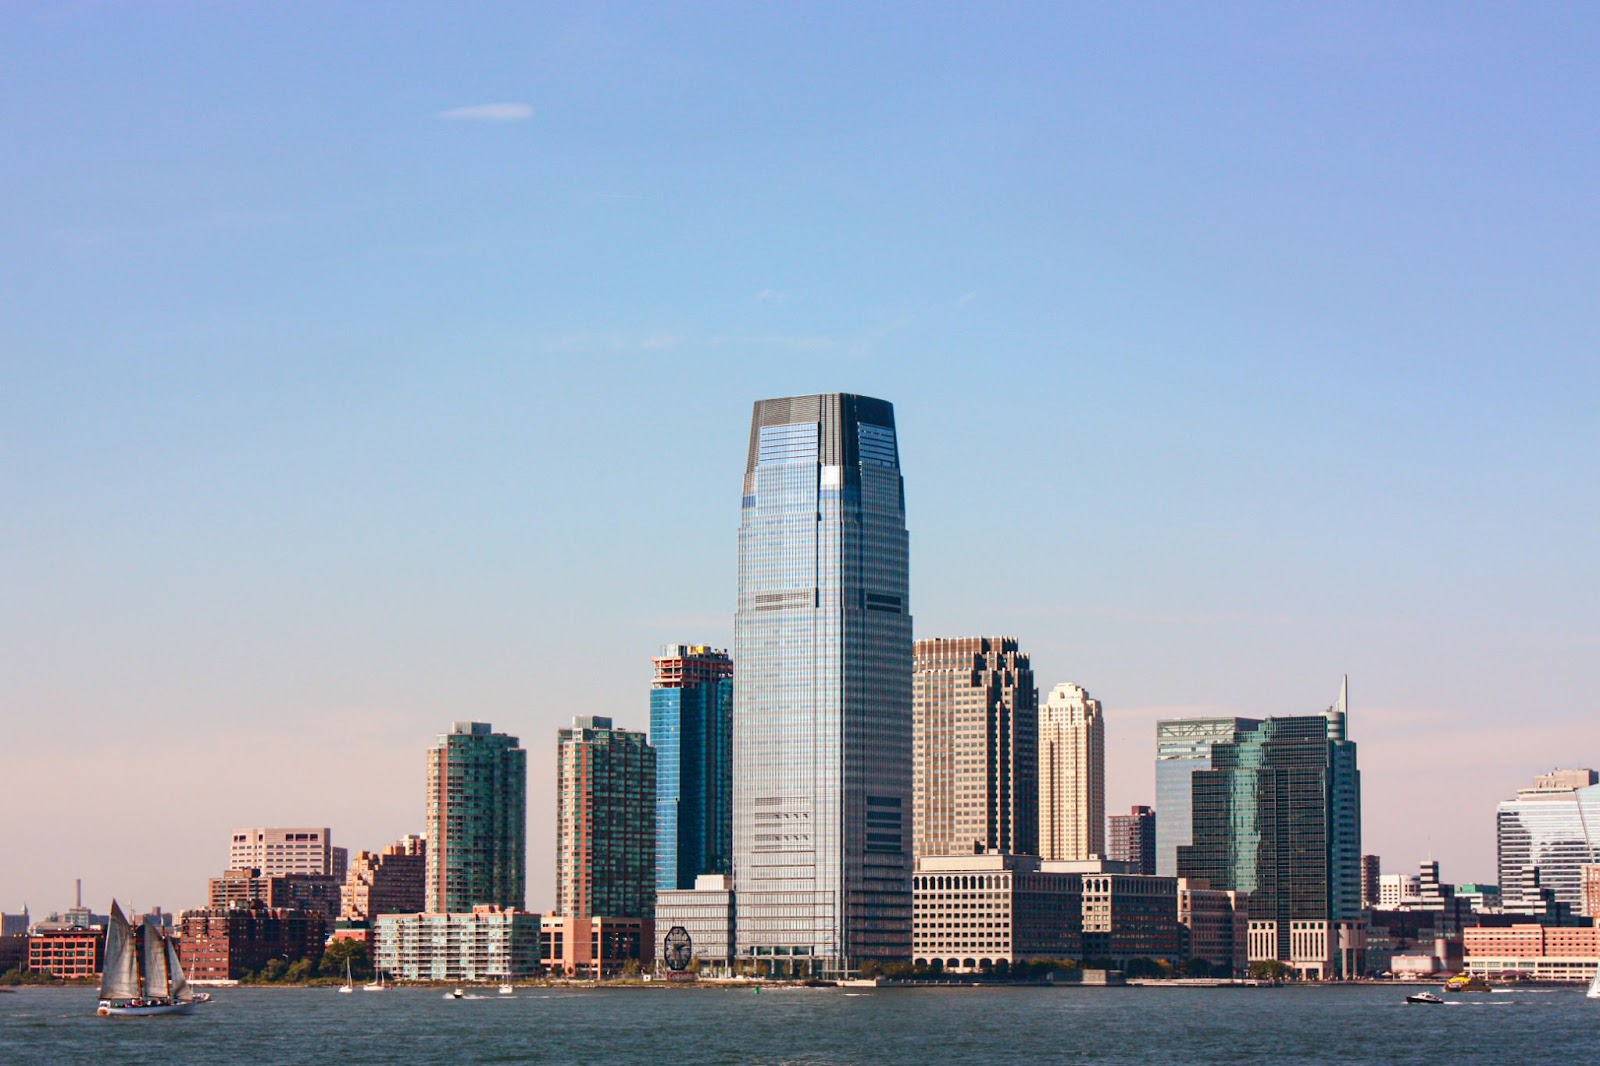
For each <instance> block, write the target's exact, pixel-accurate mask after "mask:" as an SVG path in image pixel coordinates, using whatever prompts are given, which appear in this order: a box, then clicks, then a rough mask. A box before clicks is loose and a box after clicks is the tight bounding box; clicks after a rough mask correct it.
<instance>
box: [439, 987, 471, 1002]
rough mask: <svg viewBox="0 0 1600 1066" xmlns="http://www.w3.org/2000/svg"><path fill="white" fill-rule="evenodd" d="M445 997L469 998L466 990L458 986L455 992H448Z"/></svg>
mask: <svg viewBox="0 0 1600 1066" xmlns="http://www.w3.org/2000/svg"><path fill="white" fill-rule="evenodd" d="M444 998H445V999H466V998H467V994H466V993H465V992H463V991H461V989H459V988H458V989H456V990H455V991H453V992H446V993H445V994H444Z"/></svg>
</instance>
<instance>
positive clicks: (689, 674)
mask: <svg viewBox="0 0 1600 1066" xmlns="http://www.w3.org/2000/svg"><path fill="white" fill-rule="evenodd" d="M655 665H656V676H655V681H654V682H653V687H652V688H651V690H650V745H651V747H653V748H655V750H656V890H657V891H659V892H671V891H673V890H675V889H689V888H693V887H694V879H695V878H696V877H698V876H699V875H701V874H726V873H730V872H732V868H733V660H732V659H730V658H728V653H727V652H726V651H724V650H721V649H718V648H708V647H705V646H703V645H691V644H675V645H669V646H667V647H666V648H663V649H662V654H661V655H659V656H658V657H657V658H656V660H655Z"/></svg>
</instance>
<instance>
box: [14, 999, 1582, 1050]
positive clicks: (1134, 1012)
mask: <svg viewBox="0 0 1600 1066" xmlns="http://www.w3.org/2000/svg"><path fill="white" fill-rule="evenodd" d="M1449 998H1450V999H1452V1000H1454V1001H1455V1002H1453V1003H1451V1004H1449V1005H1446V1006H1442V1007H1425V1006H1408V1005H1406V1004H1405V1003H1404V1002H1403V999H1404V991H1403V990H1401V989H1397V988H1393V987H1389V988H1378V987H1358V988H1337V987H1332V988H1316V987H1308V988H1281V989H1259V990H1250V989H1183V988H1165V989H1156V988H1149V989H1146V988H1123V989H1092V988H1066V989H1053V988H1011V989H1006V988H968V989H958V988H946V989H860V990H856V989H768V990H765V991H763V992H762V993H761V994H760V995H755V994H753V993H752V992H750V991H749V990H747V989H746V990H733V989H713V988H693V989H690V988H659V989H601V990H574V991H554V990H542V989H522V990H520V991H519V992H518V994H517V996H516V997H515V998H501V997H497V996H495V995H493V990H490V993H489V994H488V995H486V996H484V997H483V998H481V999H468V1000H461V1001H446V1000H444V999H443V998H442V996H441V994H440V992H439V990H436V989H434V990H423V989H409V990H393V991H389V992H384V993H363V992H359V991H358V992H356V993H355V994H354V995H340V994H338V993H337V992H335V991H334V990H333V989H331V988H329V989H246V988H240V989H223V990H221V991H219V992H218V993H217V996H216V1002H214V1003H212V1004H209V1005H206V1006H204V1007H201V1008H199V1009H197V1010H196V1011H195V1012H194V1013H193V1014H191V1015H188V1016H180V1017H163V1018H145V1019H112V1018H98V1017H96V1016H95V1014H94V1006H95V997H94V992H93V991H92V990H62V989H29V988H24V989H19V990H18V991H17V993H16V994H14V995H0V1063H6V1064H11V1063H34V1062H39V1063H209V1062H251V1063H254V1062H261V1063H308V1064H309V1063H316V1064H329V1063H339V1064H346V1063H369V1062H370V1063H405V1064H408V1066H423V1064H431V1063H520V1062H551V1063H569V1062H571V1063H610V1062H648V1063H660V1064H663V1066H664V1064H667V1063H675V1062H680V1061H682V1062H691V1063H796V1064H802V1063H803V1064H812V1063H816V1064H822V1063H830V1064H831V1063H862V1064H869V1063H915V1064H919V1066H932V1064H934V1063H941V1064H942V1063H961V1062H1036V1063H1037V1062H1082V1063H1284V1062H1292V1061H1296V1060H1298V1061H1301V1062H1330V1063H1453V1064H1460V1063H1518V1062H1530V1063H1538V1062H1550V1063H1560V1064H1563V1066H1564V1064H1572V1066H1582V1064H1586V1063H1595V1062H1600V1001H1592V1000H1587V999H1585V998H1584V995H1583V992H1582V990H1581V989H1566V988H1562V989H1550V990H1537V991H1535V990H1517V991H1512V992H1500V993H1494V994H1491V995H1478V996H1460V997H1454V996H1452V997H1449Z"/></svg>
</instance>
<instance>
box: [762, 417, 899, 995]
mask: <svg viewBox="0 0 1600 1066" xmlns="http://www.w3.org/2000/svg"><path fill="white" fill-rule="evenodd" d="M908 556H909V542H908V538H907V534H906V524H905V492H904V487H903V484H902V481H901V477H900V455H899V448H898V446H897V442H896V439H895V425H894V407H893V406H892V405H891V404H889V403H886V402H884V401H883V400H874V399H870V398H868V397H865V396H852V395H848V394H839V393H833V394H828V395H822V396H796V397H789V398H785V399H777V400H762V401H760V402H758V403H757V404H756V405H755V413H754V417H753V418H752V420H751V425H750V448H749V453H748V456H747V458H746V462H745V474H744V496H743V501H742V506H741V509H740V520H739V604H738V613H737V614H736V615H735V619H734V652H733V661H734V686H733V758H734V771H735V773H734V805H733V809H734V817H733V867H734V890H735V901H736V902H735V908H736V923H737V941H736V950H737V953H738V954H739V955H740V956H741V957H743V958H753V959H755V960H756V961H757V963H758V964H759V965H760V967H761V968H762V969H765V970H771V971H775V972H780V973H799V974H806V973H824V972H838V971H841V970H846V969H850V968H853V967H855V966H857V965H858V964H859V963H861V962H862V961H863V960H866V959H908V958H910V956H911V846H912V841H911V833H912V824H911V823H912V807H911V738H912V725H911V614H910V606H911V604H910V599H911V596H910V577H909V561H908Z"/></svg>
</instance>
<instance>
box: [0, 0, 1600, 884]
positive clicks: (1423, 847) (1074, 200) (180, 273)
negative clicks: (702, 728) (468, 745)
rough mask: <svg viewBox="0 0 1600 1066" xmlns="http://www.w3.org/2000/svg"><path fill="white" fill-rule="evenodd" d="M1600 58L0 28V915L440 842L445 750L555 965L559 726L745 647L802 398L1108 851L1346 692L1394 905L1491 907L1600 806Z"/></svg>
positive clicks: (1460, 35) (236, 9) (163, 12)
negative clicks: (736, 626)
mask: <svg viewBox="0 0 1600 1066" xmlns="http://www.w3.org/2000/svg"><path fill="white" fill-rule="evenodd" d="M1597 62H1600V15H1597V13H1596V11H1595V10H1594V9H1593V8H1592V7H1588V6H1585V5H1576V4H1549V5H1523V6H1521V7H1509V6H1501V5H1471V4H1450V5H1443V4H1437V5H1434V4H1417V5H1405V6H1402V7H1394V6H1386V5H1295V6H1289V7H1285V6H1274V5H1249V4H1229V5H1215V6H1212V7H1208V8H1196V7H1194V6H1192V5H1169V4H1151V5H1140V6H1133V5H1129V6H1110V5H1055V4H1046V5H1034V6H1023V5H1001V6H999V7H998V9H996V7H995V6H994V5H984V6H983V7H979V6H977V5H974V6H971V7H967V8H960V7H939V8H919V7H914V6H910V5H895V6H865V5H837V6H834V5H756V6H720V5H694V6H678V7H676V9H674V10H670V11H669V10H665V9H663V8H661V7H660V6H658V5H629V4H604V5H600V4H596V5H583V4H572V5H554V4H550V5H539V6H537V7H533V6H525V5H496V4H482V5H474V6H473V7H472V8H471V9H470V10H469V11H465V12H462V11H455V10H451V9H449V8H447V7H445V6H444V5H437V6H425V5H415V4H412V5H392V6H386V7H385V8H384V9H383V10H382V11H381V12H380V11H379V10H378V9H376V8H374V7H372V6H371V5H335V4H329V5H314V6H313V5H296V6H291V7H287V8H280V9H270V8H258V7H240V6H217V5H200V4H159V5H142V6H133V5H116V4H97V3H79V4H14V5H9V6H7V7H6V8H5V9H4V10H3V11H0V94H3V106H0V149H3V151H4V154H5V158H6V165H5V166H3V167H0V588H4V589H5V590H6V596H5V604H6V606H5V609H4V610H3V611H0V714H3V717H4V723H5V730H4V732H5V738H6V743H5V744H4V745H0V781H4V782H6V783H7V791H8V793H9V794H10V795H12V796H13V797H14V798H15V797H25V798H26V801H25V802H12V803H8V804H4V805H0V837H3V838H4V839H5V840H6V841H7V842H8V844H7V849H6V853H7V856H8V857H7V859H6V860H5V861H4V863H3V864H0V908H3V909H6V910H14V909H15V908H16V907H17V906H19V905H20V904H21V903H22V902H23V901H24V900H26V901H27V902H29V903H30V904H31V905H33V906H34V907H35V909H36V910H39V909H45V908H49V907H53V906H60V905H62V904H64V903H66V902H68V895H69V891H70V886H71V879H72V878H73V877H78V876H82V877H83V878H84V879H85V885H86V891H87V892H88V893H89V895H90V898H91V900H92V901H101V900H102V899H106V898H109V896H110V895H111V894H112V893H116V894H118V895H119V896H120V897H122V898H124V899H125V900H126V899H127V898H129V897H132V898H133V900H134V901H135V902H136V903H138V904H141V905H145V904H152V903H159V904H162V905H165V906H168V907H171V908H177V907H182V906H189V905H193V904H195V903H197V902H199V901H200V897H201V895H202V893H203V889H204V879H205V878H206V877H207V876H214V875H215V874H216V873H217V872H218V871H219V870H220V868H221V867H222V865H224V863H225V858H226V853H225V851H224V847H225V843H226V834H227V832H228V830H229V829H230V828H232V827H234V826H236V825H238V826H243V825H255V824H327V825H332V826H333V827H334V833H335V838H336V840H338V841H339V842H340V843H342V844H345V845H348V846H349V847H351V848H352V850H354V849H357V848H363V847H365V848H376V847H378V846H381V845H382V844H384V843H386V842H388V841H390V840H392V839H394V838H396V837H398V836H399V835H401V834H403V833H407V832H415V831H418V830H419V829H420V827H421V823H422V799H423V797H422V781H423V778H422V774H423V763H422V753H423V750H424V749H425V748H426V747H427V745H428V744H429V743H430V741H431V739H432V737H433V735H434V734H436V733H438V732H440V731H441V730H443V729H446V728H448V724H449V722H450V721H451V720H453V719H466V718H472V719H478V720H488V721H492V722H493V723H495V725H496V726H497V727H500V728H504V729H506V730H508V731H510V732H513V733H516V734H518V735H520V736H521V737H522V738H523V741H524V743H525V745H526V746H528V747H529V749H530V752H531V759H530V762H531V765H532V777H533V780H532V781H531V782H530V789H529V791H530V795H531V796H532V802H531V805H530V854H529V867H530V870H529V873H530V884H531V886H532V887H531V890H530V894H529V904H530V906H532V907H534V908H536V909H538V908H544V907H547V906H549V905H550V904H551V903H552V902H553V895H554V893H553V873H552V866H553V848H552V843H553V835H554V834H553V824H552V823H553V817H554V812H553V805H554V789H553V785H552V784H551V783H550V780H549V775H550V772H551V770H552V769H553V765H554V752H553V744H554V733H555V730H556V728H557V727H558V726H559V725H560V724H562V723H563V722H565V721H566V720H567V719H568V718H569V717H570V716H571V715H573V714H610V715H613V716H614V717H615V718H616V719H617V720H618V721H619V723H621V724H625V725H632V726H636V727H639V728H643V727H644V726H645V725H646V723H647V713H646V710H647V706H648V703H647V696H646V694H645V691H644V690H645V688H646V686H647V684H648V678H649V657H650V655H651V654H653V652H654V650H655V648H656V646H657V645H659V644H661V643H664V642H676V641H690V642H701V641H707V642H712V643H718V644H726V643H729V642H730V640H731V628H732V627H731V612H732V608H733V600H734V587H733V584H734V539H735V531H736V526H737V519H738V512H737V506H738V499H737V495H738V479H739V475H740V472H741V469H742V461H743V448H744V442H745V438H746V434H747V432H748V419H749V412H750V404H751V402H752V401H753V400H756V399H759V398H762V397H766V396H776V395H787V394H796V393H805V392H814V391H836V390H843V391H855V392H862V393H867V394H870V395H877V396H882V397H884V398H886V399H889V400H892V401H894V403H895V404H896V408H897V414H898V419H899V423H900V431H901V442H902V458H903V462H904V466H905V473H906V485H907V501H908V511H909V525H910V528H911V535H912V568H913V585H912V593H913V613H914V614H915V616H916V627H917V632H918V634H919V635H921V636H934V635H944V636H955V635H963V634H975V633H999V632H1004V633H1008V634H1011V635H1015V636H1016V637H1018V638H1019V639H1020V640H1021V641H1022V642H1023V646H1024V647H1025V648H1026V649H1028V650H1029V651H1031V652H1032V654H1033V657H1034V664H1035V669H1036V671H1037V673H1038V675H1039V681H1040V684H1041V686H1042V687H1046V688H1047V687H1048V686H1049V685H1051V684H1053V683H1055V682H1056V681H1060V680H1073V681H1076V682H1078V683H1080V684H1083V685H1085V686H1086V687H1087V688H1089V690H1090V691H1091V692H1092V693H1094V694H1095V695H1096V696H1098V697H1099V698H1101V699H1102V700H1103V701H1104V703H1105V707H1106V714H1107V718H1108V722H1109V724H1110V725H1109V728H1110V778H1111V783H1110V790H1109V800H1110V804H1111V806H1112V807H1113V808H1114V809H1116V808H1123V807H1126V806H1127V805H1128V804H1132V803H1139V802H1149V801H1150V800H1151V798H1152V794H1153V785H1152V777H1153V775H1152V770H1151V761H1150V760H1151V753H1152V750H1151V749H1152V747H1153V728H1152V723H1153V721H1154V719H1155V718H1157V717H1159V716H1162V715H1166V714H1173V713H1189V712H1195V713H1200V712H1210V711H1227V712H1237V713H1243V714H1273V713H1302V712H1314V711H1317V710H1320V709H1321V708H1322V707H1324V706H1325V705H1326V704H1327V703H1329V702H1330V701H1331V700H1332V699H1333V698H1334V696H1335V695H1336V693H1337V689H1338V683H1339V677H1340V675H1341V674H1343V673H1346V672H1348V673H1349V674H1350V675H1351V679H1352V680H1351V691H1352V731H1353V735H1354V737H1355V739H1356V740H1357V741H1358V742H1360V744H1361V745H1362V748H1361V760H1362V766H1363V769H1364V771H1365V782H1364V783H1365V789H1366V819H1365V821H1366V844H1367V850H1371V851H1377V852H1378V853H1380V854H1382V855H1383V856H1384V860H1385V868H1386V869H1390V870H1401V869H1412V868H1414V866H1415V864H1416V863H1417V862H1418V861H1421V860H1423V859H1426V858H1429V857H1430V856H1431V857H1437V858H1439V859H1440V860H1442V861H1443V862H1444V863H1445V870H1444V873H1445V876H1446V878H1447V879H1451V878H1453V879H1455V880H1490V879H1492V878H1493V876H1494V869H1493V849H1494V834H1493V810H1494V803H1495V802H1496V801H1497V800H1498V799H1500V798H1502V797H1504V796H1507V795H1509V794H1510V792H1511V791H1512V790H1513V789H1515V788H1516V787H1518V786H1519V785H1521V784H1523V783H1525V779H1526V778H1528V777H1530V776H1531V775H1532V774H1533V773H1535V772H1537V771H1539V770H1542V769H1546V768H1548V767H1550V766H1552V765H1557V764H1561V765H1571V764H1579V765H1595V764H1597V763H1600V716H1597V715H1596V713H1595V706H1594V693H1595V692H1596V691H1597V690H1600V685H1597V678H1596V666H1595V664H1596V663H1597V662H1600V611H1597V606H1600V596H1597V593H1600V581H1597V578H1600V572H1597V571H1600V566H1597V562H1600V558H1597V557H1600V552H1597V549H1596V536H1595V531H1596V527H1597V518H1600V515H1597V505H1596V501H1597V499H1600V492H1597V489H1600V485H1597V476H1596V472H1595V471H1596V469H1597V463H1596V460H1597V458H1600V431H1597V428H1596V423H1597V418H1596V416H1597V411H1600V372H1597V369H1596V363H1597V360H1596V357H1595V353H1596V351H1597V350H1600V345H1597V342H1600V311H1597V307H1600V300H1597V298H1596V296H1597V292H1600V252H1597V249H1600V198H1597V196H1596V195H1595V174H1596V173H1597V172H1600V149H1597V144H1600V139H1597V136H1596V135H1597V133H1600V97H1596V95H1595V93H1594V91H1593V71H1594V70H1595V69H1596V64H1597ZM491 105H499V106H491ZM141 761H144V762H145V763H146V764H147V765H148V764H160V765H162V766H164V767H166V772H167V774H168V775H170V779H171V780H170V783H169V784H167V785H154V784H152V783H151V781H150V778H149V777H148V776H147V775H145V774H143V773H139V772H138V767H139V766H140V764H141ZM133 795H137V796H138V797H139V799H137V800H134V799H130V796H133ZM135 810H142V811H143V812H144V813H143V815H141V816H137V817H136V818H135V821H138V820H146V821H147V822H148V823H149V824H151V825H152V826H153V827H154V828H156V829H158V830H159V834H158V835H159V839H160V841H161V847H160V848H158V849H156V850H155V851H154V852H152V851H151V850H150V849H149V848H148V847H147V846H146V844H145V838H144V837H143V836H141V835H140V834H137V833H134V832H130V831H129V820H128V818H127V817H126V816H127V815H128V814H130V813H131V812H133V811H135ZM97 905H103V904H97Z"/></svg>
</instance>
